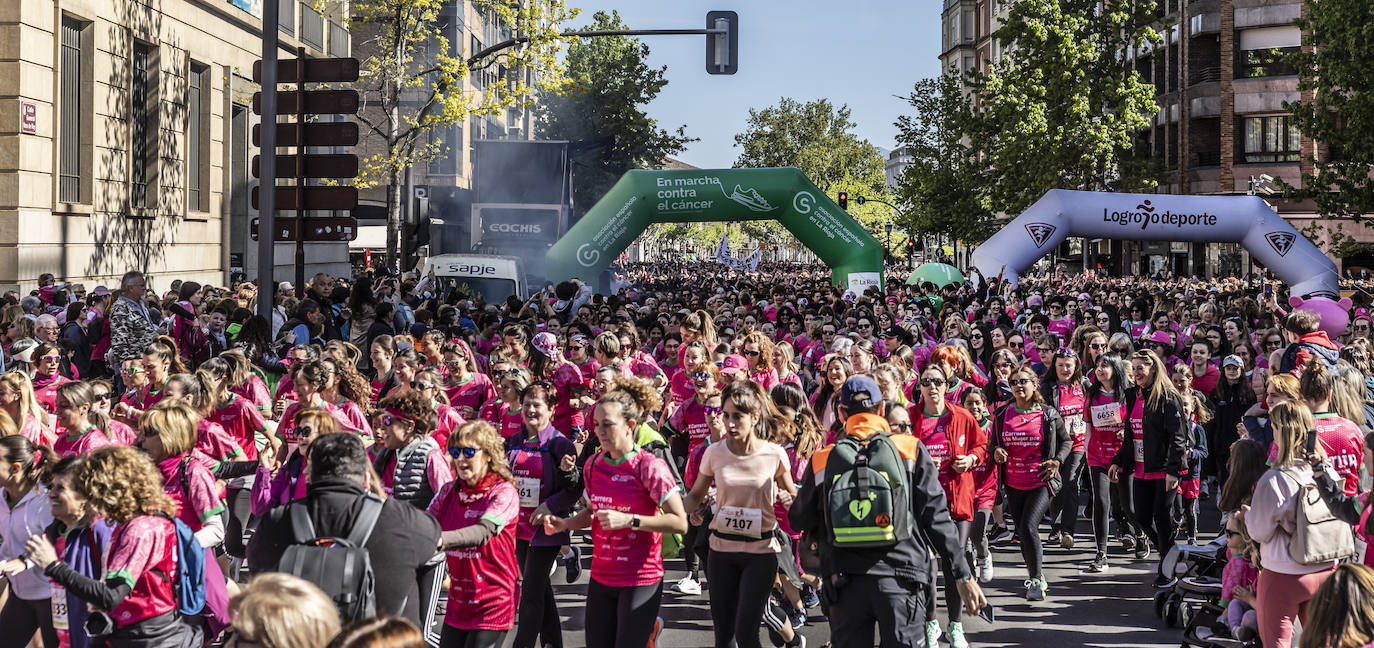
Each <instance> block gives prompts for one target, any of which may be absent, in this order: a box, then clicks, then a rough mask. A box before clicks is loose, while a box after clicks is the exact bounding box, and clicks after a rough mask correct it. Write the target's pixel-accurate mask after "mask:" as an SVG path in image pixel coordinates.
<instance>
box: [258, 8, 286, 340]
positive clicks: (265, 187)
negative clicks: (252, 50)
mask: <svg viewBox="0 0 1374 648" xmlns="http://www.w3.org/2000/svg"><path fill="white" fill-rule="evenodd" d="M287 1H291V0H287ZM280 2H281V0H262V127H261V128H260V129H259V130H260V131H261V135H260V141H259V146H258V149H259V150H262V151H267V155H264V156H261V160H260V161H259V163H258V166H259V171H258V175H259V178H260V181H259V187H260V190H259V193H260V194H261V198H260V199H259V204H258V222H259V223H260V225H259V227H260V230H261V231H262V232H264V233H265V234H266V235H265V236H260V237H258V315H261V316H262V318H263V319H265V320H267V322H268V323H269V324H270V323H271V322H272V309H273V308H275V307H276V293H277V282H276V280H275V279H274V278H273V272H274V270H275V269H276V262H277V259H276V256H277V254H276V252H277V248H276V244H277V241H276V237H275V236H273V235H272V233H273V232H275V231H276V222H277V219H276V215H277V212H276V208H277V196H276V186H277V156H276V155H275V153H276V152H277V6H278V4H279V3H280Z"/></svg>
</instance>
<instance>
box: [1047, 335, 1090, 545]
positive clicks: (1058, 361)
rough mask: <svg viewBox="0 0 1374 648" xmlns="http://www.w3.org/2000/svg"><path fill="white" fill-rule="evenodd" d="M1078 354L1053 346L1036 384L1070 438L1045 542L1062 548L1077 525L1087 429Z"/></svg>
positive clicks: (1081, 366) (1070, 540)
mask: <svg viewBox="0 0 1374 648" xmlns="http://www.w3.org/2000/svg"><path fill="white" fill-rule="evenodd" d="M1080 357H1081V356H1079V355H1078V354H1077V353H1074V352H1073V351H1072V350H1070V349H1057V350H1055V352H1054V355H1053V356H1052V357H1050V358H1049V359H1048V361H1049V363H1050V371H1049V372H1048V373H1047V374H1046V377H1045V381H1044V382H1043V383H1041V385H1040V395H1041V396H1043V397H1044V398H1045V402H1046V403H1048V404H1049V406H1050V407H1053V408H1054V409H1056V410H1058V411H1059V416H1061V417H1062V418H1063V419H1064V429H1065V430H1067V431H1068V433H1069V438H1070V439H1072V441H1073V445H1072V447H1070V448H1069V457H1068V459H1067V460H1065V461H1064V463H1063V465H1061V466H1060V467H1059V468H1060V472H1059V481H1060V483H1061V484H1062V486H1061V487H1060V489H1059V492H1057V493H1055V495H1054V500H1053V502H1052V503H1051V504H1050V537H1049V542H1050V543H1053V544H1058V545H1059V546H1060V547H1063V548H1065V549H1072V548H1073V542H1074V538H1073V535H1074V531H1075V530H1076V529H1077V527H1078V499H1079V491H1078V479H1079V477H1081V476H1082V473H1083V456H1084V440H1085V438H1086V436H1087V430H1088V426H1087V423H1086V422H1085V417H1086V415H1087V390H1088V383H1087V380H1086V379H1084V378H1083V365H1082V364H1081V363H1080V362H1079V358H1080Z"/></svg>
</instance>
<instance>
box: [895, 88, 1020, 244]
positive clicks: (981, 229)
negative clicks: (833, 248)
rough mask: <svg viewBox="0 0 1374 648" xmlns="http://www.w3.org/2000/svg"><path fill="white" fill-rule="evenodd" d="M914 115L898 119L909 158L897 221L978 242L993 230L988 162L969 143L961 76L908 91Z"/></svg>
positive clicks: (968, 110) (968, 111)
mask: <svg viewBox="0 0 1374 648" xmlns="http://www.w3.org/2000/svg"><path fill="white" fill-rule="evenodd" d="M907 102H908V103H910V104H911V106H912V108H914V109H915V111H916V114H915V115H913V116H906V115H903V116H902V117H899V118H898V119H897V130H898V134H897V144H898V145H899V146H902V147H905V148H906V150H907V153H908V154H909V155H910V156H911V162H910V163H909V164H908V166H907V167H906V170H905V171H904V172H903V173H902V177H901V178H899V179H898V184H897V187H896V194H897V204H899V205H903V206H904V210H905V211H904V213H903V214H902V215H901V217H900V218H899V219H898V222H899V224H900V225H901V226H902V227H903V229H906V230H907V231H911V232H921V233H930V234H940V235H944V236H948V237H950V238H951V239H954V240H962V241H965V242H967V243H970V244H974V245H976V244H978V243H981V242H983V241H984V240H986V239H987V237H989V236H991V235H992V233H993V232H994V231H996V224H995V222H994V219H993V213H992V212H991V211H990V210H989V209H988V208H987V206H986V204H985V202H984V200H985V193H986V189H987V188H988V185H987V182H986V176H987V174H988V170H987V166H986V165H985V164H983V162H982V160H980V159H979V156H978V152H977V151H976V150H975V149H974V148H973V146H972V145H971V139H970V138H969V137H968V132H969V129H970V128H971V127H972V125H973V123H974V114H973V109H972V104H971V103H970V102H969V100H968V97H967V96H965V94H964V93H963V92H962V91H961V90H960V87H959V78H958V77H957V76H955V75H954V74H952V73H951V74H946V75H944V76H941V77H940V78H938V79H924V80H922V81H920V82H918V83H917V84H916V87H915V89H914V91H913V92H912V93H911V94H909V95H907Z"/></svg>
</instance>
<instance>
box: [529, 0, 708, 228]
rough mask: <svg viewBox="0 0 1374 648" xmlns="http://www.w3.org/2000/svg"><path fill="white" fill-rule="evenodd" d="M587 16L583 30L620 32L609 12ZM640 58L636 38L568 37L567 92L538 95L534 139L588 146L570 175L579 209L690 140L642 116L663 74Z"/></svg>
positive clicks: (644, 48) (643, 50) (682, 131)
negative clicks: (633, 171) (589, 18)
mask: <svg viewBox="0 0 1374 648" xmlns="http://www.w3.org/2000/svg"><path fill="white" fill-rule="evenodd" d="M592 18H593V19H592V24H591V25H588V26H587V27H586V28H585V29H583V31H589V30H611V29H628V27H627V26H626V25H625V23H623V22H621V20H620V14H619V13H618V12H615V11H612V12H610V13H607V12H604V11H598V12H596V14H595V15H594V16H593V17H592ZM648 56H649V46H648V45H645V44H644V43H643V41H641V40H640V39H638V38H632V37H628V36H602V37H597V38H581V39H576V40H574V41H573V42H572V44H571V45H569V46H568V56H567V70H566V75H567V81H568V89H567V92H564V93H559V92H553V91H545V92H541V93H540V94H539V102H538V104H537V108H536V118H537V120H538V127H539V133H540V136H542V137H544V138H545V139H553V140H569V141H572V142H588V143H589V144H590V145H591V146H592V147H593V148H592V149H591V150H590V151H589V152H588V153H587V154H584V155H583V156H582V157H581V159H580V160H579V164H578V167H577V171H576V173H574V174H573V196H574V199H575V203H576V204H577V205H580V206H581V207H582V208H583V209H588V208H590V207H591V206H592V205H594V204H596V201H598V200H600V199H601V197H602V196H603V195H605V194H606V191H608V190H609V189H610V188H611V185H614V184H615V183H616V181H617V180H619V179H620V176H622V175H624V174H625V172H626V171H629V170H631V169H643V168H653V167H657V166H659V165H660V164H662V163H663V161H664V160H665V159H667V158H668V157H669V156H671V155H676V154H678V153H680V152H682V150H683V149H684V148H685V147H686V146H687V144H688V143H689V142H693V141H695V139H694V138H690V137H687V136H686V128H687V127H686V126H680V127H678V129H677V130H676V131H668V130H665V129H663V128H660V127H659V126H658V122H656V121H655V120H654V119H653V118H652V117H649V115H648V114H647V113H646V112H645V111H644V109H643V106H644V105H645V104H648V103H649V102H650V101H653V100H654V98H655V97H657V96H658V93H659V92H660V91H662V90H663V87H664V86H666V85H668V80H667V79H665V78H664V72H665V71H666V70H667V69H668V68H667V67H666V66H665V67H660V68H657V69H655V68H650V67H649V66H648V65H646V64H645V62H644V61H645V59H647V58H648ZM598 140H599V141H598Z"/></svg>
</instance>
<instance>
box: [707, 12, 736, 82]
mask: <svg viewBox="0 0 1374 648" xmlns="http://www.w3.org/2000/svg"><path fill="white" fill-rule="evenodd" d="M706 29H708V30H710V33H707V34H706V73H707V74H734V73H735V72H737V71H738V70H739V14H737V13H735V12H733V11H708V12H706Z"/></svg>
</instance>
